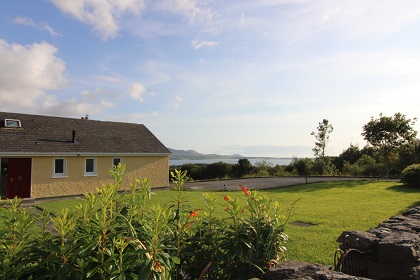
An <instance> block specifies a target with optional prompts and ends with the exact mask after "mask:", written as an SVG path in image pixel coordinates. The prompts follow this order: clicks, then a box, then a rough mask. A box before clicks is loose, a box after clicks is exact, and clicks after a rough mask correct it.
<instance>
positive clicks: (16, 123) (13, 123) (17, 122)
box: [4, 119, 22, 127]
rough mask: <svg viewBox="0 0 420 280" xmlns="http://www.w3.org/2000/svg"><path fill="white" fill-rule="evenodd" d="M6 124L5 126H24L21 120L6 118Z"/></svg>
mask: <svg viewBox="0 0 420 280" xmlns="http://www.w3.org/2000/svg"><path fill="white" fill-rule="evenodd" d="M4 126H5V127H22V125H21V123H20V120H12V119H5V120H4Z"/></svg>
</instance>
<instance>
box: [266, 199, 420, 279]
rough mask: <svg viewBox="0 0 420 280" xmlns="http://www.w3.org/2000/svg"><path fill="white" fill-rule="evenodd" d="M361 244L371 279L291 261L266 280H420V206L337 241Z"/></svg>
mask: <svg viewBox="0 0 420 280" xmlns="http://www.w3.org/2000/svg"><path fill="white" fill-rule="evenodd" d="M346 240H347V241H348V240H350V242H351V244H357V247H358V250H360V251H362V252H363V256H364V261H365V262H366V265H367V267H366V269H367V271H366V274H367V278H362V277H356V276H350V275H346V274H343V273H337V272H334V271H330V270H328V269H327V268H326V267H324V266H322V265H318V264H309V263H303V262H298V261H287V262H285V263H282V264H280V265H278V266H277V267H275V268H273V269H271V270H270V271H269V272H267V273H266V274H265V275H264V276H263V277H262V279H263V280H280V279H308V280H310V279H315V280H318V279H319V280H321V279H342V280H344V279H348V280H356V279H379V280H385V279H395V280H399V279H401V280H402V279H413V280H420V206H419V207H414V208H411V209H409V210H407V211H405V212H404V213H403V215H402V216H394V217H391V218H390V219H388V220H387V221H385V222H383V223H381V224H379V225H378V227H376V228H372V229H370V230H368V231H345V232H343V233H342V234H341V235H340V237H339V238H338V239H337V241H338V242H340V243H341V245H340V248H341V249H342V250H344V249H345V248H344V247H345V243H346Z"/></svg>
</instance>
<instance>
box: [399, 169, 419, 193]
mask: <svg viewBox="0 0 420 280" xmlns="http://www.w3.org/2000/svg"><path fill="white" fill-rule="evenodd" d="M401 181H402V182H404V184H406V185H409V186H414V187H419V188H420V164H412V165H410V166H407V167H406V168H405V169H404V170H403V171H402V180H401Z"/></svg>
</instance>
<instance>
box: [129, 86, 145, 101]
mask: <svg viewBox="0 0 420 280" xmlns="http://www.w3.org/2000/svg"><path fill="white" fill-rule="evenodd" d="M145 92H146V88H145V87H144V85H142V84H140V83H133V84H132V85H131V86H130V87H129V88H128V90H127V93H128V94H129V95H130V97H131V98H133V99H134V100H137V101H139V102H143V101H144V100H143V97H142V95H143V94H144V93H145Z"/></svg>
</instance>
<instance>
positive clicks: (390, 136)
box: [362, 113, 417, 175]
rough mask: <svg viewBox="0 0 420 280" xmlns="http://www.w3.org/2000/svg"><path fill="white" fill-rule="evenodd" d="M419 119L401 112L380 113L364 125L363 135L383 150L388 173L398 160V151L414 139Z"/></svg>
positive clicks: (382, 153)
mask: <svg viewBox="0 0 420 280" xmlns="http://www.w3.org/2000/svg"><path fill="white" fill-rule="evenodd" d="M416 120H417V119H415V118H414V119H413V120H411V119H407V118H406V116H405V115H403V114H401V113H395V114H394V116H393V117H387V116H384V115H382V113H381V114H379V118H377V119H375V118H374V117H372V118H371V120H370V121H369V122H368V123H367V124H365V125H364V126H363V132H362V136H363V137H364V139H365V140H366V141H367V142H368V143H369V144H370V145H372V146H373V147H376V148H378V149H379V150H380V151H381V155H382V157H383V161H384V162H385V163H386V170H385V173H386V175H388V174H389V169H390V166H391V165H392V164H393V163H395V162H396V161H397V159H398V158H397V154H396V151H397V150H398V149H399V148H400V147H402V145H404V144H406V143H410V142H412V141H414V139H415V137H416V135H417V132H416V131H415V130H414V129H413V127H412V126H413V125H414V124H415V122H416Z"/></svg>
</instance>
